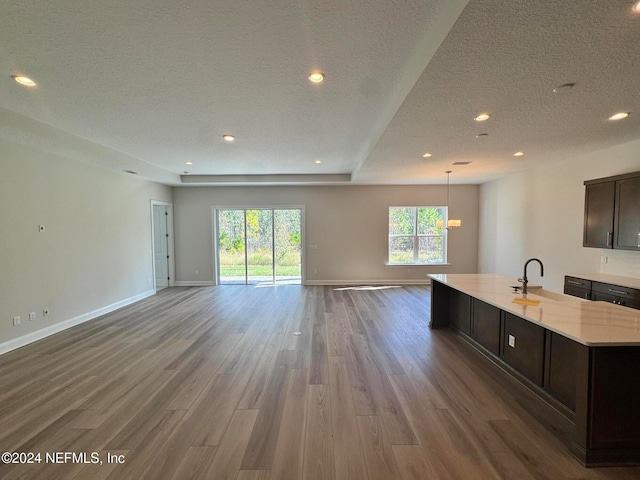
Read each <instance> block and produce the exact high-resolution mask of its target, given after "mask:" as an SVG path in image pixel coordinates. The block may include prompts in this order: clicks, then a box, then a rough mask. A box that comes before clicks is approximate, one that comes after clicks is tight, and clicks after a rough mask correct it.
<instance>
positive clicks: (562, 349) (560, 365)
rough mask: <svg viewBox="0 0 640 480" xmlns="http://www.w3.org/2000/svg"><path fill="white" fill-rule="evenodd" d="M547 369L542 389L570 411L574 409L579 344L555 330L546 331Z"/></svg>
mask: <svg viewBox="0 0 640 480" xmlns="http://www.w3.org/2000/svg"><path fill="white" fill-rule="evenodd" d="M546 341H547V348H546V350H545V352H546V354H547V357H548V358H547V361H546V362H545V363H546V365H547V369H546V370H545V373H544V389H545V390H546V391H547V392H549V393H550V394H551V395H553V397H554V398H556V399H558V400H560V402H562V403H563V404H564V405H566V406H567V407H568V408H569V409H570V410H571V411H575V409H576V376H577V368H578V367H577V361H578V348H579V345H578V344H577V343H576V342H574V341H573V340H569V339H568V338H566V337H563V336H562V335H558V334H557V333H555V332H551V331H547V338H546Z"/></svg>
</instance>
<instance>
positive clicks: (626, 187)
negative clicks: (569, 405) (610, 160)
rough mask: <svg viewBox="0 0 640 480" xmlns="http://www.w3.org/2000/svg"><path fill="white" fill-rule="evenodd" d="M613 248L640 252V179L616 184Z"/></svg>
mask: <svg viewBox="0 0 640 480" xmlns="http://www.w3.org/2000/svg"><path fill="white" fill-rule="evenodd" d="M613 230H614V233H615V234H614V237H613V248H618V249H621V250H640V177H635V178H628V179H626V180H620V181H618V182H616V209H615V221H614V227H613Z"/></svg>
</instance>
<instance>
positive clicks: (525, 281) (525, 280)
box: [518, 258, 544, 293]
mask: <svg viewBox="0 0 640 480" xmlns="http://www.w3.org/2000/svg"><path fill="white" fill-rule="evenodd" d="M531 262H538V263H539V264H540V276H541V277H544V265H542V262H541V261H540V260H539V259H537V258H530V259H529V260H527V261H526V262H525V263H524V276H523V277H522V278H519V279H518V281H519V282H520V283H522V293H527V284H528V283H529V279H528V278H527V266H528V265H529V264H530V263H531Z"/></svg>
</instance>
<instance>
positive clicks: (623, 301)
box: [564, 276, 640, 310]
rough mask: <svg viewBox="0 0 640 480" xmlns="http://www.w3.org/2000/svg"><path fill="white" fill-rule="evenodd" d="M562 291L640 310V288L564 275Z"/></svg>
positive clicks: (587, 298) (595, 300)
mask: <svg viewBox="0 0 640 480" xmlns="http://www.w3.org/2000/svg"><path fill="white" fill-rule="evenodd" d="M564 293H565V294H567V295H572V296H574V297H579V298H584V299H586V300H593V301H594V302H609V303H615V304H616V305H622V306H623V307H630V308H635V309H638V310H640V290H638V289H636V288H629V287H621V286H619V285H614V284H610V283H602V282H592V281H591V280H586V279H583V278H577V277H569V276H566V277H564Z"/></svg>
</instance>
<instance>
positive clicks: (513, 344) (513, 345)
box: [509, 335, 516, 348]
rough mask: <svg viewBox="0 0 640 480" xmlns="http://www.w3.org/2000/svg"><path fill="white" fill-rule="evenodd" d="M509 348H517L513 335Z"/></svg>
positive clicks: (510, 338)
mask: <svg viewBox="0 0 640 480" xmlns="http://www.w3.org/2000/svg"><path fill="white" fill-rule="evenodd" d="M509 346H510V347H511V348H516V337H514V336H513V335H509Z"/></svg>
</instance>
